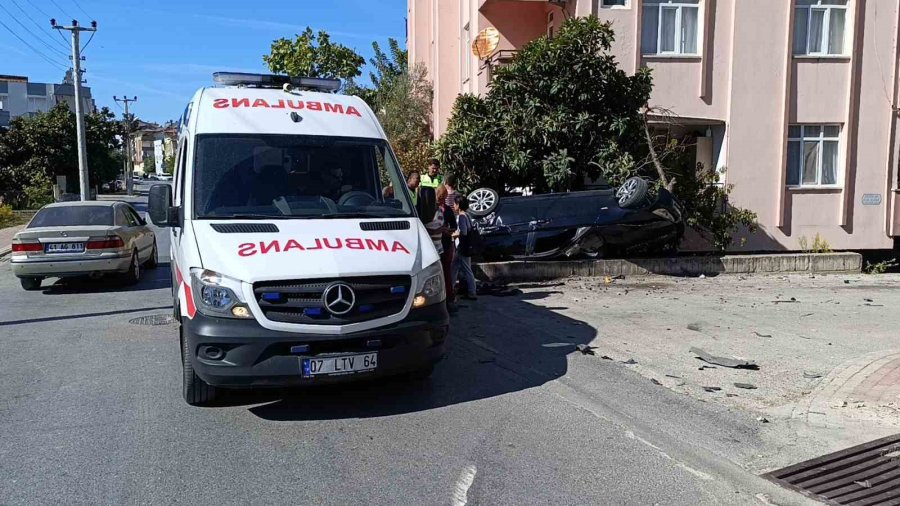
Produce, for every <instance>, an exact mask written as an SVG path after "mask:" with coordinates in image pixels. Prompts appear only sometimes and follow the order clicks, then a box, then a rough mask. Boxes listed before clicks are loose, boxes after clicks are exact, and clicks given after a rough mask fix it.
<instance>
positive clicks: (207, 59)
mask: <svg viewBox="0 0 900 506" xmlns="http://www.w3.org/2000/svg"><path fill="white" fill-rule="evenodd" d="M48 16H49V17H55V18H56V19H57V21H58V22H60V23H62V22H63V21H64V20H65V21H66V24H69V23H70V22H71V21H70V20H71V19H73V18H74V19H77V20H78V21H79V23H80V24H81V25H83V26H88V25H89V24H90V23H89V21H90V20H91V19H94V20H96V21H97V23H98V30H97V32H96V34H95V36H94V39H93V40H92V41H91V42H90V43H89V44H87V46H86V48H85V50H84V53H83V56H84V57H85V58H86V61H84V62H83V64H82V66H83V68H84V69H85V70H86V72H85V76H84V77H85V79H86V80H87V85H88V86H90V88H91V92H92V94H93V96H94V100H95V101H96V103H97V106H98V107H103V106H106V107H109V108H110V110H112V111H113V112H115V113H116V115H117V116H121V113H122V109H121V108H120V106H117V105H116V103H115V102H114V101H113V96H114V95H116V96H119V97H121V96H123V95H127V96H129V97H133V96H135V95H136V96H137V97H138V101H137V102H136V103H134V104H132V105H131V106H130V107H131V112H133V113H134V114H135V115H137V117H139V118H141V119H143V120H145V121H155V122H160V123H162V122H165V121H167V120H174V119H177V118H178V117H179V116H180V115H181V112H182V111H183V110H184V107H185V105H186V104H187V102H188V100H190V98H191V96H193V94H194V92H195V91H196V90H197V89H198V88H200V87H202V86H208V85H212V73H213V72H215V71H229V70H230V71H240V72H263V73H264V72H266V67H265V65H264V63H263V61H262V56H263V55H264V54H267V53H268V52H269V47H270V45H271V43H272V41H273V40H275V39H278V38H281V37H285V38H293V36H294V35H295V34H297V33H299V32H302V31H303V30H304V29H305V28H306V26H310V27H312V28H313V29H314V30H317V31H318V30H325V31H327V32H328V33H329V34H331V38H332V41H334V42H339V43H341V44H344V45H346V46H349V47H351V48H353V49H355V50H356V51H357V52H358V53H360V54H361V55H362V56H363V57H365V58H366V60H368V59H369V57H370V56H372V52H373V51H372V42H373V41H378V42H379V43H380V44H381V45H382V47H386V45H387V39H388V37H393V38H396V39H398V40H399V41H400V42H401V43H404V42H405V40H406V0H319V1H313V0H293V1H280V2H279V1H275V0H181V1H173V0H155V1H144V2H139V1H134V0H0V74H12V75H20V76H27V77H28V79H29V81H32V82H51V83H56V82H60V81H62V78H63V76H64V74H65V69H66V68H68V67H69V66H70V59H69V58H68V57H67V55H68V54H69V51H70V50H69V49H67V44H68V40H63V38H61V37H60V34H58V33H54V32H55V30H52V29H51V28H50V23H49V19H48ZM3 25H5V26H3ZM63 35H66V36H67V37H68V36H69V34H68V32H64V33H63ZM83 35H86V36H89V34H83ZM17 36H18V37H17ZM20 38H21V39H22V40H20ZM23 41H24V42H23ZM26 42H27V44H26ZM85 43H87V38H86V37H85V38H84V39H82V46H84V45H85ZM29 46H30V47H29ZM69 47H70V46H69ZM38 52H40V53H41V55H39V54H38ZM48 60H49V61H48ZM360 82H362V83H368V82H369V78H368V71H367V70H366V69H364V70H363V75H362V78H361V79H360Z"/></svg>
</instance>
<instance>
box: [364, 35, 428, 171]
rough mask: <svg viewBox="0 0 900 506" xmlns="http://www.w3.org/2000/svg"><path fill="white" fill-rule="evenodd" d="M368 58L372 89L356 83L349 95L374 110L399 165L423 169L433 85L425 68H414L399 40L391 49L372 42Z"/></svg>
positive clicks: (391, 45)
mask: <svg viewBox="0 0 900 506" xmlns="http://www.w3.org/2000/svg"><path fill="white" fill-rule="evenodd" d="M372 49H373V50H374V53H375V55H374V56H373V57H372V58H371V59H369V63H370V65H371V66H372V69H373V70H372V72H370V73H369V78H370V80H371V83H372V84H371V87H359V86H356V85H355V84H354V85H352V86H351V87H350V88H348V89H347V93H349V94H353V95H357V96H359V97H361V98H362V99H363V100H365V101H366V102H367V103H368V104H369V106H370V107H371V108H372V110H373V111H375V115H376V116H377V117H378V120H379V121H380V122H381V125H382V127H383V128H384V131H385V133H386V134H387V137H388V140H389V141H390V142H391V146H392V147H393V149H394V153H395V154H396V155H397V159H398V160H399V162H400V166H401V167H403V169H404V170H406V171H407V172H408V171H410V170H423V169H424V168H425V166H426V165H427V162H428V159H429V157H430V156H431V99H432V90H431V83H429V82H428V79H427V76H426V71H425V68H424V67H423V66H421V65H417V66H415V67H413V68H412V69H410V68H409V64H408V63H407V58H408V54H407V52H406V50H405V49H403V48H402V47H401V46H400V43H399V42H398V41H397V40H396V39H388V50H387V52H385V51H384V50H382V48H381V46H380V45H379V44H378V42H373V43H372Z"/></svg>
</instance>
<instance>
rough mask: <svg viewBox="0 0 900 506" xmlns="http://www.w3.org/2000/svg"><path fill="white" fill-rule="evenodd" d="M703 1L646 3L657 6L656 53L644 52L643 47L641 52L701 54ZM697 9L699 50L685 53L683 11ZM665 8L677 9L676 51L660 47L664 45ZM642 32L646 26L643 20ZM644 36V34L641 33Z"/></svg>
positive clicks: (653, 54) (645, 54)
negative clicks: (683, 47) (663, 20)
mask: <svg viewBox="0 0 900 506" xmlns="http://www.w3.org/2000/svg"><path fill="white" fill-rule="evenodd" d="M701 4H702V2H697V3H687V2H679V1H678V0H654V1H651V2H646V3H644V7H656V9H657V11H656V52H655V53H644V52H643V47H642V48H641V53H642V54H643V55H644V56H656V55H663V56H700V34H701V33H703V16H702V15H701V12H700V8H701V6H702V5H701ZM685 8H688V9H697V43H696V47H697V52H694V53H685V52H683V51H682V49H681V48H682V46H683V45H684V26H683V25H682V19H681V13H682V11H683V9H685ZM665 9H675V33H676V41H675V51H662V50H661V49H660V48H661V47H662V30H663V22H662V19H663V17H662V15H663V10H665ZM641 25H642V26H641V34H643V31H644V27H643V22H641ZM679 34H680V35H681V36H680V37H679V36H678V35H679ZM641 37H643V35H641Z"/></svg>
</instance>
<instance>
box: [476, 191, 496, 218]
mask: <svg viewBox="0 0 900 506" xmlns="http://www.w3.org/2000/svg"><path fill="white" fill-rule="evenodd" d="M498 204H500V194H499V193H497V190H494V189H492V188H478V189H477V190H475V191H473V192H472V193H470V194H469V213H470V214H472V216H476V217H481V216H487V215H489V214H491V213H492V212H494V209H497V205H498Z"/></svg>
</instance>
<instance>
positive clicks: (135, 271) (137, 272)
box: [125, 251, 141, 285]
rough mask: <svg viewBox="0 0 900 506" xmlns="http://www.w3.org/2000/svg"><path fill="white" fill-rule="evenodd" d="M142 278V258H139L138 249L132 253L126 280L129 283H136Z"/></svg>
mask: <svg viewBox="0 0 900 506" xmlns="http://www.w3.org/2000/svg"><path fill="white" fill-rule="evenodd" d="M140 280H141V259H140V258H138V254H137V251H135V252H134V253H132V254H131V267H129V268H128V272H127V273H125V282H126V283H128V284H129V285H136V284H138V282H140Z"/></svg>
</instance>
